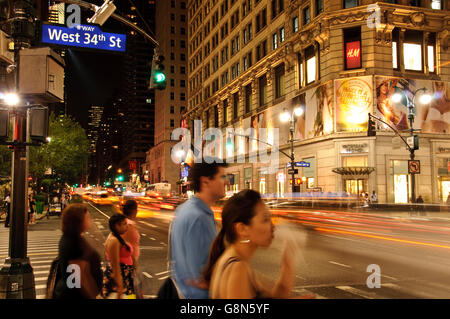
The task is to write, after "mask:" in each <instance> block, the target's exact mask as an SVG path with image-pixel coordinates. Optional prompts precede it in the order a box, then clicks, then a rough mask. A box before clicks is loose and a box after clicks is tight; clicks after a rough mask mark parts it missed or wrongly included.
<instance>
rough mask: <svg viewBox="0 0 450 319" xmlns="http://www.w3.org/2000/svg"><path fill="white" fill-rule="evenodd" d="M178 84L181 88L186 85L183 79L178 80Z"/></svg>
mask: <svg viewBox="0 0 450 319" xmlns="http://www.w3.org/2000/svg"><path fill="white" fill-rule="evenodd" d="M180 86H181V87H182V88H184V87H186V81H185V80H180Z"/></svg>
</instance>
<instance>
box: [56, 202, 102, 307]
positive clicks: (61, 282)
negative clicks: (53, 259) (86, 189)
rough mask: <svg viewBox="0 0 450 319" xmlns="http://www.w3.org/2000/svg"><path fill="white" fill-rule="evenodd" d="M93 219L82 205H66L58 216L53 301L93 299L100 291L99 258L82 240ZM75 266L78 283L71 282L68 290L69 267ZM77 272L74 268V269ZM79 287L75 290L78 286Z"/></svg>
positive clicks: (100, 273) (70, 273) (84, 240)
mask: <svg viewBox="0 0 450 319" xmlns="http://www.w3.org/2000/svg"><path fill="white" fill-rule="evenodd" d="M91 225H92V220H91V216H90V214H89V212H88V209H87V207H86V206H85V205H83V204H72V205H69V206H67V207H66V208H65V209H64V210H63V212H62V215H61V230H62V232H63V235H62V237H61V240H60V241H59V255H58V259H59V263H58V264H59V270H58V273H59V274H60V276H59V278H57V280H56V283H55V287H54V290H53V293H52V297H53V298H54V299H95V298H96V297H97V295H98V294H99V293H100V291H101V288H102V277H103V276H102V269H101V264H100V255H99V254H98V253H97V251H95V250H94V249H93V248H92V246H91V245H90V244H89V243H88V242H87V240H86V239H85V238H84V233H85V232H86V231H87V230H88V229H89V228H90V227H91ZM73 265H77V266H78V267H79V270H80V277H79V280H80V283H79V285H77V284H76V281H77V280H76V279H75V281H74V282H73V284H74V285H73V287H68V285H69V284H68V283H69V282H72V280H69V281H68V280H67V279H68V277H69V276H73V275H72V271H70V272H68V269H70V268H68V267H69V266H72V267H71V268H73ZM75 269H76V268H75ZM77 286H78V287H77Z"/></svg>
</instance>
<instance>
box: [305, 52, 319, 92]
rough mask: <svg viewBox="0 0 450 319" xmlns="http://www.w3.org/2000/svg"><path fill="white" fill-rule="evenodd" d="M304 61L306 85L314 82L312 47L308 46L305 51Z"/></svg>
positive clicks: (314, 65)
mask: <svg viewBox="0 0 450 319" xmlns="http://www.w3.org/2000/svg"><path fill="white" fill-rule="evenodd" d="M305 59H306V84H309V83H312V82H314V81H315V80H316V63H317V61H316V52H315V50H314V46H309V47H308V48H307V49H306V50H305Z"/></svg>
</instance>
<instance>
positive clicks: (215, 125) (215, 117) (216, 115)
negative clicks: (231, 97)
mask: <svg viewBox="0 0 450 319" xmlns="http://www.w3.org/2000/svg"><path fill="white" fill-rule="evenodd" d="M214 127H219V108H218V107H217V105H216V106H214Z"/></svg>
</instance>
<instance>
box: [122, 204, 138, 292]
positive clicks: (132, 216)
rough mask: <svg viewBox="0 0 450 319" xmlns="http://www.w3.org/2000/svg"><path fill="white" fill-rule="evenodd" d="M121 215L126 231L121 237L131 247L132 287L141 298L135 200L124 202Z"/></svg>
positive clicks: (136, 206) (136, 205)
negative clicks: (125, 221) (125, 224)
mask: <svg viewBox="0 0 450 319" xmlns="http://www.w3.org/2000/svg"><path fill="white" fill-rule="evenodd" d="M122 212H123V214H124V215H125V216H126V217H127V219H126V220H127V224H128V230H127V232H126V233H125V234H124V235H123V236H122V238H123V239H124V240H125V242H128V243H130V245H131V246H133V254H132V255H131V256H132V258H133V266H134V274H135V276H134V286H135V292H136V296H137V297H139V298H141V299H142V298H143V292H142V282H143V278H142V275H141V273H140V272H139V256H140V248H139V242H140V239H141V235H140V234H139V231H138V229H137V227H136V217H137V212H138V204H137V202H136V201H135V200H133V199H129V200H127V201H126V202H125V205H123V208H122Z"/></svg>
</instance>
